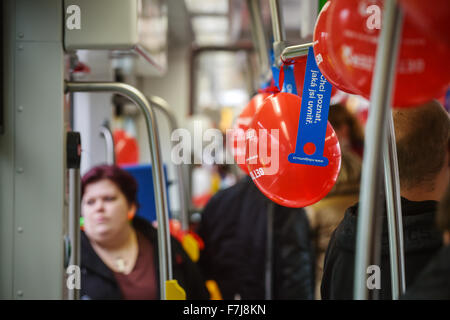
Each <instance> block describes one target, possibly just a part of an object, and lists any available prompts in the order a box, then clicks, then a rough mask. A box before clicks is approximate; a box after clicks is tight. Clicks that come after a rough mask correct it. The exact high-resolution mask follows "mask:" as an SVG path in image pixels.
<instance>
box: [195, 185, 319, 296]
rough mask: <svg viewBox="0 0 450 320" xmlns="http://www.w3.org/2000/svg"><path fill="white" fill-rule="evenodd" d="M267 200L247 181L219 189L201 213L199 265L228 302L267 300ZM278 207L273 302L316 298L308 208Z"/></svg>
mask: <svg viewBox="0 0 450 320" xmlns="http://www.w3.org/2000/svg"><path fill="white" fill-rule="evenodd" d="M269 203H271V202H270V200H268V199H267V198H266V197H265V196H264V195H263V194H262V193H261V192H260V191H259V190H258V189H257V187H256V186H255V185H254V184H253V182H252V181H251V179H250V178H249V177H245V178H244V179H242V180H241V181H239V182H238V183H237V184H236V185H234V186H232V187H230V188H228V189H225V190H222V191H219V192H218V193H217V194H216V195H215V196H214V197H213V198H212V199H211V200H210V201H209V203H208V204H207V206H206V207H205V209H204V211H203V213H202V222H201V225H200V227H199V230H198V233H199V235H200V236H201V237H202V238H203V240H204V242H205V249H204V250H203V251H202V252H201V255H200V261H199V264H200V266H201V267H202V270H203V272H204V274H205V277H206V278H208V279H213V280H215V281H216V282H217V283H218V285H219V288H220V291H221V294H222V297H223V298H224V299H225V300H231V299H235V298H241V299H265V289H266V287H265V265H266V245H267V210H268V205H269ZM271 205H274V211H273V249H272V261H273V263H272V291H271V294H272V299H313V294H314V293H313V290H314V274H313V272H314V271H313V270H314V268H313V266H314V257H313V256H312V247H311V243H310V235H309V223H308V219H307V217H306V214H305V211H304V209H293V208H287V207H282V206H279V205H276V204H274V203H271Z"/></svg>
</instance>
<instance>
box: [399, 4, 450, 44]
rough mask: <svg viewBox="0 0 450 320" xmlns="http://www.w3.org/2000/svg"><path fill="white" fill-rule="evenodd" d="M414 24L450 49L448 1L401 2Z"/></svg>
mask: <svg viewBox="0 0 450 320" xmlns="http://www.w3.org/2000/svg"><path fill="white" fill-rule="evenodd" d="M399 2H400V5H401V6H402V8H403V9H404V10H405V12H406V13H407V14H408V15H409V16H411V17H412V19H413V22H414V23H415V24H416V26H418V27H419V28H421V29H422V30H424V31H425V32H426V33H427V35H429V36H430V37H433V38H435V39H436V40H438V41H442V42H443V43H445V44H447V46H448V47H450V32H449V30H450V3H449V1H448V0H433V1H432V2H428V1H424V0H399Z"/></svg>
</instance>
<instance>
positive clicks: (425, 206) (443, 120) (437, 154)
mask: <svg viewBox="0 0 450 320" xmlns="http://www.w3.org/2000/svg"><path fill="white" fill-rule="evenodd" d="M393 118H394V125H395V135H396V145H397V156H398V165H399V176H400V192H401V196H402V198H401V207H402V214H403V233H404V252H405V273H406V275H405V276H406V279H405V280H406V285H407V286H408V285H410V284H411V283H412V282H413V281H414V279H415V278H416V276H417V275H418V274H419V272H420V271H421V270H423V268H424V267H425V266H426V264H427V263H428V262H429V261H430V259H431V257H432V256H433V255H434V254H436V252H437V251H438V250H439V249H440V248H441V246H442V234H441V232H440V231H439V230H438V229H437V228H436V226H435V223H434V221H435V214H436V209H437V204H438V201H439V200H440V199H441V198H442V195H443V193H444V191H445V188H446V187H447V184H448V181H449V175H450V170H449V148H448V145H449V134H450V120H449V116H448V114H447V112H445V110H444V109H443V108H442V106H441V105H439V103H438V102H437V101H434V100H433V101H430V102H428V103H426V104H424V105H422V106H419V107H416V108H409V109H398V110H394V111H393ZM357 213H358V204H356V205H354V206H352V207H350V208H349V209H348V210H347V212H346V213H345V216H344V219H343V221H342V222H341V223H340V224H339V226H338V227H337V229H336V230H335V231H334V233H333V235H332V237H331V240H330V243H329V246H328V249H327V252H326V255H325V264H324V274H323V278H322V285H321V295H322V299H352V298H353V278H354V265H355V250H356V226H357ZM378 214H379V215H380V216H381V217H382V221H383V233H382V242H381V244H382V245H381V260H380V263H381V265H380V270H381V289H379V292H378V293H379V298H380V299H391V274H390V263H389V241H388V233H387V221H386V220H387V219H386V209H385V206H384V210H383V212H379V213H378ZM374 290H378V289H374Z"/></svg>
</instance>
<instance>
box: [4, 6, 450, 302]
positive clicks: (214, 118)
mask: <svg viewBox="0 0 450 320" xmlns="http://www.w3.org/2000/svg"><path fill="white" fill-rule="evenodd" d="M331 1H335V0H331ZM252 2H253V3H256V5H257V7H256V8H257V10H258V12H257V13H258V14H259V15H260V16H259V18H258V19H259V22H260V23H261V24H262V25H261V27H262V29H260V30H259V32H260V34H259V36H260V38H259V40H258V33H257V31H255V30H254V29H255V28H256V27H255V24H254V23H255V20H254V19H256V18H255V17H253V18H252V12H251V9H250V4H251V3H252ZM270 2H272V3H277V4H278V5H279V10H280V12H279V14H280V17H281V19H280V21H281V29H282V34H283V45H284V48H286V47H288V46H294V45H301V44H308V43H312V41H313V32H314V27H315V24H316V20H317V17H318V14H319V12H320V8H321V7H322V6H323V5H324V4H325V2H326V1H316V0H277V1H272V0H271V1H269V0H259V1H258V0H248V1H242V0H207V1H206V0H127V1H123V0H36V1H29V0H15V1H14V0H4V1H2V4H1V10H2V12H1V17H2V18H1V28H2V29H1V32H0V34H1V42H2V50H1V60H2V64H1V75H2V77H1V78H0V81H1V83H0V87H1V91H0V261H2V262H1V268H0V298H1V299H80V296H79V294H78V295H77V293H76V291H77V290H73V289H69V288H68V287H67V285H66V284H67V283H68V282H67V281H68V278H70V276H71V274H70V273H68V272H67V270H68V269H67V267H68V266H69V265H77V263H79V262H80V260H79V259H80V258H79V254H80V251H79V250H80V247H79V244H78V245H76V242H77V241H79V234H77V232H78V231H77V228H79V222H78V217H79V215H80V201H81V198H80V197H81V196H80V177H82V176H83V175H84V174H85V173H87V172H88V171H89V170H91V169H92V168H93V167H96V166H98V165H103V164H108V165H117V166H120V167H122V168H126V170H128V172H130V173H131V174H132V175H134V176H135V178H136V179H137V180H138V182H139V184H140V185H141V186H142V185H146V186H148V188H149V189H146V188H145V187H142V188H141V189H139V194H138V198H139V201H140V202H141V203H140V208H139V209H138V210H140V211H138V213H137V215H139V216H141V217H144V218H145V219H147V220H148V221H150V222H151V223H153V225H156V224H158V225H161V228H160V229H162V228H163V227H166V226H165V225H164V224H162V222H161V221H158V219H160V217H161V216H159V214H160V213H159V212H158V210H160V208H165V209H164V210H166V211H165V212H167V213H168V214H169V217H167V218H168V220H167V222H169V221H171V222H170V228H180V225H179V224H180V223H181V229H186V230H187V229H189V228H190V229H191V231H193V232H194V233H195V230H196V229H195V228H196V226H198V225H199V223H200V222H201V220H202V212H203V210H204V208H205V206H206V205H207V204H208V202H209V201H210V200H211V198H213V197H214V195H215V194H217V193H218V192H219V191H222V190H225V189H227V188H229V187H232V186H234V185H236V184H237V183H238V182H239V181H240V180H242V179H244V178H245V177H246V176H247V174H246V173H245V172H244V171H243V170H242V169H241V168H239V166H237V164H236V161H235V159H234V158H233V157H232V156H231V157H230V155H229V153H230V152H231V151H230V149H229V148H227V145H226V133H227V130H231V129H232V128H233V126H234V125H235V123H236V119H237V118H238V117H239V115H240V113H241V112H242V111H243V110H244V108H245V107H246V106H247V105H248V104H249V102H250V100H251V99H252V97H253V96H254V95H255V94H257V93H258V90H259V89H260V88H261V86H262V84H263V83H264V84H267V81H268V80H269V82H270V79H271V77H272V70H271V69H270V66H269V61H265V62H264V61H261V59H263V58H264V57H265V56H264V55H262V53H261V52H263V51H267V50H271V49H273V46H272V44H273V42H274V38H275V37H276V35H275V34H274V29H273V28H274V26H273V23H274V21H273V16H272V15H273V11H272V12H271V10H273V9H272V8H271V6H270V5H271V3H270ZM447 9H448V7H447ZM252 19H253V20H252ZM261 32H262V33H261ZM446 32H448V30H447V31H446ZM261 34H262V36H263V38H264V40H265V42H264V43H262V42H261V41H260V40H261ZM258 41H259V42H258ZM262 46H263V47H262ZM266 53H267V52H266ZM278 54H280V52H278ZM447 64H448V62H447ZM277 76H278V75H277ZM86 82H89V83H99V84H100V85H101V86H103V87H107V86H108V83H111V82H115V83H123V84H126V85H129V86H131V87H133V88H135V89H137V90H139V92H141V93H142V94H143V96H144V97H145V98H146V99H147V100H148V102H149V105H150V106H151V108H152V110H153V111H152V112H153V116H154V119H153V120H152V121H153V122H152V125H154V124H156V126H157V136H156V139H157V141H159V146H158V147H156V146H155V144H154V143H153V142H154V141H153V140H151V138H150V136H151V135H152V132H151V130H152V129H149V122H148V121H149V119H148V118H147V117H146V113H145V112H143V110H144V108H143V107H142V106H139V103H136V100H134V101H133V100H132V99H130V98H129V96H128V97H125V95H124V94H123V91H122V92H117V91H116V92H113V90H109V91H108V90H103V91H102V90H94V89H93V88H89V89H86V88H87V87H89V86H88V85H86V86H85V88H84V89H80V88H78V89H77V87H76V84H77V83H86ZM72 84H73V85H72ZM121 90H122V89H121ZM123 90H124V89H123ZM93 91H96V92H93ZM133 94H134V95H138V94H136V93H133ZM298 95H299V96H300V97H301V93H298ZM447 96H448V94H447ZM441 103H442V102H441ZM333 104H341V105H343V106H344V108H345V109H346V110H348V112H350V113H351V114H352V116H353V117H354V118H355V119H357V120H356V121H357V122H358V123H359V125H360V126H361V127H362V128H364V127H365V126H366V122H367V121H368V110H369V107H370V106H371V103H370V101H369V99H367V97H363V96H361V95H357V94H349V93H346V92H344V91H340V90H339V92H337V93H334V94H333V96H332V97H331V105H333ZM442 104H443V105H444V106H446V107H447V108H448V97H447V101H445V100H444V102H443V103H442ZM155 105H156V107H155ZM161 106H162V107H161ZM164 108H165V109H166V111H167V110H168V112H169V113H167V112H165V111H164ZM447 110H448V109H447ZM330 112H331V111H330ZM366 130H367V127H366ZM67 132H77V133H79V136H77V137H79V139H80V140H77V139H78V138H75V140H73V139H69V136H68V135H67ZM205 132H206V134H205ZM336 132H337V130H336ZM366 132H367V131H366ZM294 140H295V139H294ZM80 141H81V142H80ZM366 142H367V140H366ZM341 144H342V143H341ZM291 147H292V145H291ZM157 148H159V149H160V155H159V156H160V159H161V160H160V161H161V165H162V167H161V171H159V172H160V173H161V172H163V173H164V174H163V176H162V177H160V178H162V179H161V180H159V181H157V180H155V179H156V178H155V174H156V173H155V171H156V170H159V168H158V169H157V168H156V166H153V165H152V163H153V162H154V160H155V157H156V156H155V152H156V151H155V150H157ZM292 152H294V150H292ZM69 154H70V155H72V156H74V157H75V160H74V163H75V164H74V165H70V164H69V162H70V161H67V158H68V157H69ZM174 159H177V160H176V161H178V163H175V162H176V161H175V160H174ZM229 159H232V161H227V160H229ZM339 161H340V160H339ZM361 161H362V157H361ZM364 161H365V160H364ZM179 162H182V164H181V165H180V163H179ZM181 177H182V180H184V181H181V180H180V179H181ZM253 177H254V176H252V178H253ZM161 182H163V185H162V186H161V185H159V184H160V183H161ZM180 184H182V186H180ZM158 188H159V189H158ZM161 188H162V189H165V193H166V194H167V198H166V200H165V201H164V199H162V200H161V199H159V196H158V195H157V192H156V193H155V192H154V190H162V189H161ZM157 198H158V199H157ZM165 202H167V203H165ZM164 210H163V211H164ZM306 211H308V208H307V210H306ZM177 223H178V225H177ZM167 228H169V226H167ZM158 232H159V230H158ZM249 232H251V231H250V230H249ZM172 235H174V233H173V234H172ZM158 236H159V234H158ZM159 239H161V238H159ZM195 246H198V243H197V244H195V245H194V247H195ZM191 249H192V247H191ZM192 250H193V252H194V253H191V254H193V256H194V257H195V259H196V260H198V255H199V254H201V253H199V252H198V250H199V249H198V248H197V247H196V248H194V249H192ZM77 255H78V260H74V259H77V258H76V256H77ZM191 257H192V255H191ZM209 289H210V294H211V295H212V293H211V292H212V291H214V289H211V288H209ZM167 290H169V289H167ZM316 290H320V288H317V289H316ZM74 291H75V293H74ZM219 291H220V290H219ZM215 292H216V291H215ZM167 294H168V293H167V292H166V295H167ZM219 297H220V294H219ZM315 297H316V298H317V297H318V295H317V294H316V295H315ZM311 298H313V297H311Z"/></svg>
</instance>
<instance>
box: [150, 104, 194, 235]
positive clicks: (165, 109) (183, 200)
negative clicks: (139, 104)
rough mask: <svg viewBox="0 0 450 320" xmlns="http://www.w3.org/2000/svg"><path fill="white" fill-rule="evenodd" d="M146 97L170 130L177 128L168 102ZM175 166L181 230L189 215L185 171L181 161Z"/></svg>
mask: <svg viewBox="0 0 450 320" xmlns="http://www.w3.org/2000/svg"><path fill="white" fill-rule="evenodd" d="M147 99H148V101H149V102H150V103H151V104H152V105H153V106H155V107H156V108H157V109H158V110H160V111H161V112H162V113H163V114H164V115H165V116H166V117H167V119H168V120H169V126H170V131H171V132H173V131H175V130H176V129H177V128H179V126H178V122H177V119H176V118H175V115H174V114H173V112H172V111H171V109H170V107H169V104H168V103H167V101H166V100H164V99H163V98H161V97H157V96H147ZM172 144H173V145H175V143H174V142H172ZM175 167H176V171H177V176H178V193H179V194H180V217H181V219H180V220H181V227H182V229H183V230H188V229H189V216H188V210H187V203H188V199H187V195H188V192H187V191H186V190H187V188H186V184H185V181H184V174H185V171H184V170H183V169H184V166H183V164H182V163H181V164H179V165H175Z"/></svg>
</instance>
